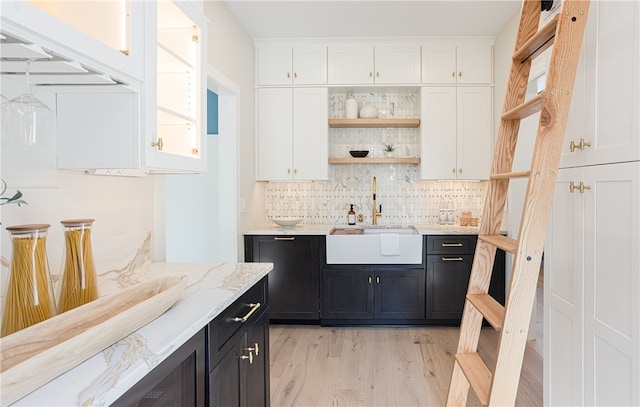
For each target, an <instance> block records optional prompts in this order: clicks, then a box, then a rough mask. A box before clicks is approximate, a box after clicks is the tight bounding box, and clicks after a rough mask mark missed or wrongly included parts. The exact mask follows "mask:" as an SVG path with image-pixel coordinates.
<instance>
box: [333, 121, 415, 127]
mask: <svg viewBox="0 0 640 407" xmlns="http://www.w3.org/2000/svg"><path fill="white" fill-rule="evenodd" d="M419 126H420V119H329V127H333V128H378V129H389V128H407V129H409V128H415V127H419Z"/></svg>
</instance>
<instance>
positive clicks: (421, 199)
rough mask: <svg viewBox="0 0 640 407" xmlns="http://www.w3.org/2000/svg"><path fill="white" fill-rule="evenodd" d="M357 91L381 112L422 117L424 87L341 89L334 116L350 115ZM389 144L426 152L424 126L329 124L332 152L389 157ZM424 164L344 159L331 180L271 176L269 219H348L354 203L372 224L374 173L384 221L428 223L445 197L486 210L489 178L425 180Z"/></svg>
mask: <svg viewBox="0 0 640 407" xmlns="http://www.w3.org/2000/svg"><path fill="white" fill-rule="evenodd" d="M348 97H354V98H355V99H356V100H357V101H358V106H359V107H362V106H363V105H364V104H373V105H374V106H376V107H377V108H378V109H379V115H380V117H393V118H407V117H419V116H420V113H419V112H420V106H419V97H420V95H419V93H418V91H417V90H416V91H413V92H412V91H410V90H408V91H406V92H405V91H400V92H393V93H373V92H366V93H347V92H344V93H340V92H333V93H332V94H331V95H329V117H330V118H343V117H344V102H345V100H346V99H347V98H348ZM384 144H393V145H394V147H395V151H394V155H395V156H396V157H418V156H419V155H420V129H419V128H415V129H405V128H401V129H371V128H356V129H351V128H347V129H336V128H331V129H329V157H349V150H369V157H383V156H384V154H385V153H384ZM419 171H420V166H419V165H418V164H392V165H390V164H339V165H330V166H329V180H328V181H311V182H268V183H267V184H266V187H265V194H266V196H265V214H264V216H265V223H269V219H270V218H272V217H300V218H303V223H307V224H345V223H347V211H348V210H349V206H350V205H351V204H353V207H354V210H355V211H356V213H357V214H363V215H364V223H365V224H371V212H372V204H373V196H372V187H373V177H374V176H375V177H376V179H377V202H378V204H380V205H382V214H383V215H382V217H381V218H379V220H378V223H379V224H428V223H437V222H438V209H439V207H440V203H441V201H442V200H445V201H451V202H452V203H453V205H454V207H455V213H456V221H457V220H458V219H459V217H460V213H461V212H462V211H472V212H473V216H478V217H479V216H480V214H481V213H482V205H483V204H484V196H485V191H486V187H487V184H488V183H487V182H486V181H423V180H420V179H419Z"/></svg>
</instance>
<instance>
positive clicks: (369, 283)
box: [369, 276, 372, 284]
mask: <svg viewBox="0 0 640 407" xmlns="http://www.w3.org/2000/svg"><path fill="white" fill-rule="evenodd" d="M371 281H372V279H371V276H369V284H371Z"/></svg>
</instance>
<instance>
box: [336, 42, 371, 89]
mask: <svg viewBox="0 0 640 407" xmlns="http://www.w3.org/2000/svg"><path fill="white" fill-rule="evenodd" d="M328 52H329V56H328V66H329V68H328V69H329V71H328V72H329V84H330V85H352V84H362V85H370V84H373V83H374V79H373V70H374V67H373V47H372V46H330V47H329V51H328Z"/></svg>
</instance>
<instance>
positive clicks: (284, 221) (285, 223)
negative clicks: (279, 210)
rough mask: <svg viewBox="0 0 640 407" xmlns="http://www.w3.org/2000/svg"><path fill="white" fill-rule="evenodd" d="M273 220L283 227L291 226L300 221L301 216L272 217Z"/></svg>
mask: <svg viewBox="0 0 640 407" xmlns="http://www.w3.org/2000/svg"><path fill="white" fill-rule="evenodd" d="M273 221H274V222H275V223H277V224H278V225H280V226H282V228H283V229H287V228H291V227H292V226H294V225H297V224H298V223H300V222H301V221H302V218H273Z"/></svg>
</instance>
